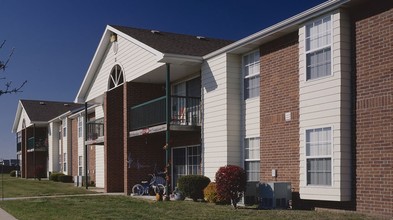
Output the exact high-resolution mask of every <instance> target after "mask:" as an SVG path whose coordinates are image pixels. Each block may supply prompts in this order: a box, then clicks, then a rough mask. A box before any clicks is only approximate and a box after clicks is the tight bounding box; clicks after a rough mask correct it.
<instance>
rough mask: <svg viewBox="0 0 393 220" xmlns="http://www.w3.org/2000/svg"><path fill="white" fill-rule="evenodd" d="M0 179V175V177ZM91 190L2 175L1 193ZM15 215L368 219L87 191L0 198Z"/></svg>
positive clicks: (134, 217) (139, 217) (43, 217)
mask: <svg viewBox="0 0 393 220" xmlns="http://www.w3.org/2000/svg"><path fill="white" fill-rule="evenodd" d="M0 180H1V179H0ZM81 193H92V192H90V191H87V190H85V189H83V188H76V187H73V185H72V184H65V183H55V182H51V181H44V180H43V181H38V180H25V179H20V178H9V177H7V178H4V197H5V198H7V197H16V196H19V197H20V196H40V195H66V194H81ZM0 207H1V208H2V209H4V210H6V211H7V212H9V213H10V214H12V215H13V216H15V217H16V218H17V219H20V220H23V219H29V220H30V219H40V220H41V219H225V220H227V219H236V220H238V219H291V220H292V219H294V220H296V219H299V220H304V219H335V220H336V219H337V220H338V219H368V220H371V219H373V218H371V217H366V216H363V215H359V214H353V213H333V212H315V211H298V210H256V209H251V208H242V207H241V208H239V209H237V210H235V209H233V208H232V206H229V205H214V204H210V203H202V202H192V201H182V202H179V201H170V202H155V201H151V200H144V199H136V198H133V197H130V196H114V195H86V196H78V197H63V198H39V199H23V200H9V201H8V200H4V201H0Z"/></svg>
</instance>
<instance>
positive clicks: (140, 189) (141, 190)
mask: <svg viewBox="0 0 393 220" xmlns="http://www.w3.org/2000/svg"><path fill="white" fill-rule="evenodd" d="M149 176H151V179H150V182H148V181H141V183H140V184H139V183H137V184H135V185H134V186H133V187H132V195H134V196H141V195H149V192H150V189H152V190H153V191H154V193H158V192H162V193H163V194H165V192H166V190H165V179H164V178H163V177H161V176H157V175H156V174H149Z"/></svg>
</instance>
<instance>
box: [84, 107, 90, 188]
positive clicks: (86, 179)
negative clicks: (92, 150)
mask: <svg viewBox="0 0 393 220" xmlns="http://www.w3.org/2000/svg"><path fill="white" fill-rule="evenodd" d="M84 126H85V186H86V189H89V184H88V183H89V181H88V176H87V170H88V169H87V102H85V124H84Z"/></svg>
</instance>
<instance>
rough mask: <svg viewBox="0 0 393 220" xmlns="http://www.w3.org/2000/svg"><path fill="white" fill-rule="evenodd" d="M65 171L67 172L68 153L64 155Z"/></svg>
mask: <svg viewBox="0 0 393 220" xmlns="http://www.w3.org/2000/svg"><path fill="white" fill-rule="evenodd" d="M63 171H64V172H67V153H63Z"/></svg>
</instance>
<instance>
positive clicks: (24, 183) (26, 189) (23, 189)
mask: <svg viewBox="0 0 393 220" xmlns="http://www.w3.org/2000/svg"><path fill="white" fill-rule="evenodd" d="M3 184H4V185H3ZM0 189H1V191H0V194H1V195H2V198H13V197H25V196H48V195H72V194H86V193H95V192H92V191H88V190H86V189H85V188H79V187H74V184H73V183H60V182H53V181H49V180H41V181H38V180H37V179H36V180H34V179H22V178H15V177H10V176H9V174H4V175H3V176H1V174H0Z"/></svg>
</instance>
